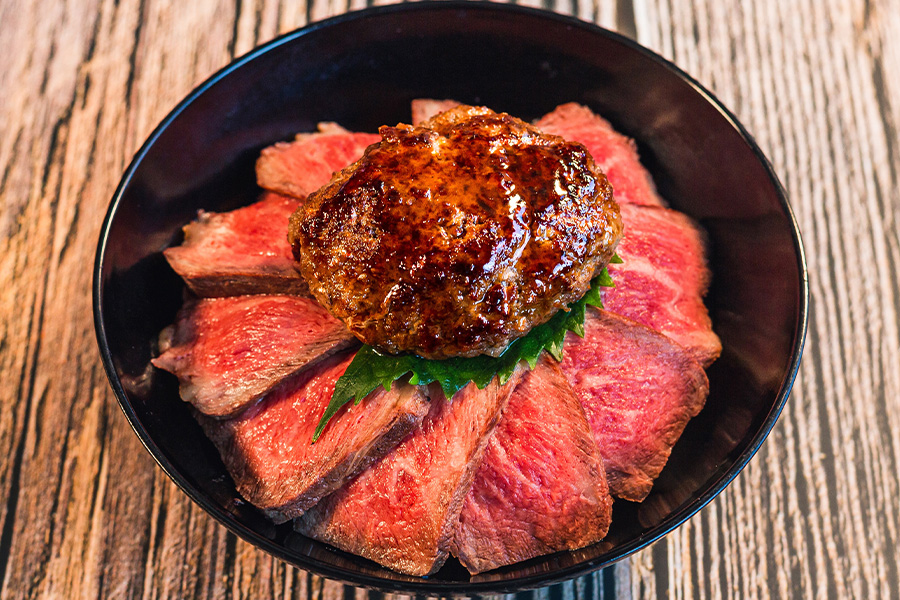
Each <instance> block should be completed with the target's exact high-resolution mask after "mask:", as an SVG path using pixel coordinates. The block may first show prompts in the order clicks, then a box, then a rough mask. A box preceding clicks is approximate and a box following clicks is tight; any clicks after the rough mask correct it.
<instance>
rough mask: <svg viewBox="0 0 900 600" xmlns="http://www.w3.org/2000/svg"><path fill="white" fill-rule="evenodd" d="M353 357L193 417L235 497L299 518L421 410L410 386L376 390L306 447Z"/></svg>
mask: <svg viewBox="0 0 900 600" xmlns="http://www.w3.org/2000/svg"><path fill="white" fill-rule="evenodd" d="M352 358H353V356H352V354H346V353H344V354H340V355H334V356H331V357H328V358H327V359H325V360H323V361H321V362H320V363H318V364H317V365H315V366H313V367H311V368H309V369H307V370H305V371H304V372H303V373H301V374H300V375H299V376H298V377H296V378H294V379H292V380H290V381H289V382H286V383H285V384H284V385H282V386H279V387H278V388H277V389H276V390H275V391H273V392H272V393H270V394H269V395H268V396H266V397H265V398H264V399H263V401H262V402H260V403H259V404H256V405H255V406H251V407H250V408H248V409H247V410H246V411H244V412H243V413H241V414H240V415H239V416H237V417H235V418H233V419H228V420H224V421H220V420H215V419H210V418H208V417H204V416H203V415H198V420H199V421H200V424H201V425H202V426H203V429H204V431H205V432H206V435H207V436H208V437H209V438H210V439H211V440H212V441H213V443H214V444H215V445H216V447H217V448H218V449H219V453H220V454H221V456H222V460H223V462H224V463H225V466H226V467H227V469H228V472H229V473H231V476H232V478H233V479H234V482H235V484H236V486H237V489H238V491H239V492H240V494H241V495H242V496H243V497H244V498H246V499H247V500H249V501H250V502H251V503H253V504H254V505H255V506H257V507H258V508H260V509H262V510H263V511H264V512H265V513H266V515H267V516H269V518H271V519H272V520H273V521H275V522H276V523H282V522H284V521H287V520H289V519H292V518H296V517H298V516H300V515H301V514H303V512H304V511H305V510H306V509H308V508H309V507H311V506H313V505H314V504H316V502H318V501H319V500H320V499H321V498H322V497H323V496H325V495H326V494H329V493H331V492H333V491H334V490H336V489H338V488H339V487H340V486H341V485H342V484H343V483H344V482H345V481H347V480H348V479H350V478H351V477H353V476H354V475H355V474H357V473H359V472H360V471H362V470H363V469H365V468H366V467H367V466H369V465H370V464H371V463H372V462H374V461H376V460H378V459H379V458H381V457H382V456H384V455H385V454H386V453H388V452H389V451H390V450H391V449H392V448H393V447H394V446H396V444H397V443H398V442H400V440H402V439H403V438H404V437H406V436H407V435H408V434H409V433H410V431H412V430H413V429H414V428H416V427H417V426H418V425H419V424H420V423H421V421H422V416H423V415H424V414H425V412H426V411H427V410H428V403H427V402H426V399H425V396H424V394H422V392H421V391H420V390H419V388H418V387H416V386H411V385H401V384H397V383H395V384H394V385H393V386H392V387H391V389H390V391H385V390H384V389H383V388H378V390H376V391H375V392H372V393H371V394H369V395H368V396H367V397H366V398H365V399H364V400H363V401H362V403H360V404H359V405H356V406H353V405H352V404H351V405H347V406H346V407H345V408H344V409H342V410H341V411H340V412H339V413H338V414H337V415H335V416H334V417H333V418H332V419H331V421H330V422H329V424H328V426H327V427H326V428H325V431H324V432H323V434H322V437H320V438H319V440H318V441H317V442H316V443H315V444H313V443H312V436H313V431H314V430H315V428H316V425H317V424H318V422H319V418H320V417H321V415H322V412H323V411H324V410H325V407H326V406H327V405H328V401H329V400H330V399H331V395H332V393H333V392H334V384H335V381H337V379H338V378H339V377H340V376H341V375H342V374H343V373H344V371H345V370H346V369H347V365H348V364H349V363H350V361H351V360H352Z"/></svg>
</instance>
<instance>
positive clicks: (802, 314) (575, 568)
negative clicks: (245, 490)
mask: <svg viewBox="0 0 900 600" xmlns="http://www.w3.org/2000/svg"><path fill="white" fill-rule="evenodd" d="M448 10H450V11H453V10H468V11H473V12H477V11H488V12H493V13H495V14H498V13H503V16H506V17H509V18H516V17H519V16H525V17H529V18H538V19H547V20H550V21H556V22H558V23H560V24H563V25H568V26H570V27H574V28H579V29H582V30H586V31H587V32H589V33H592V34H594V35H601V36H605V37H608V38H610V39H612V40H613V41H615V42H617V43H620V44H622V45H624V46H626V47H627V48H628V49H630V50H632V51H635V52H638V53H639V54H642V55H643V56H644V57H645V58H646V59H648V60H651V61H653V62H655V63H657V64H658V65H659V66H662V67H663V68H665V69H666V70H668V71H670V72H671V73H672V74H673V75H675V76H676V77H677V78H679V79H681V80H682V81H683V82H685V83H687V84H688V85H689V86H690V87H691V88H692V89H693V90H694V91H695V92H696V93H697V94H699V95H700V96H701V97H702V98H703V99H705V100H706V102H707V103H708V104H710V105H711V106H713V107H714V108H715V109H716V110H717V111H718V112H719V113H720V114H721V115H722V116H723V117H724V118H725V120H726V121H727V122H728V123H729V124H730V125H731V126H732V127H733V128H734V129H735V130H736V131H737V133H738V134H739V135H740V137H741V138H742V139H743V140H744V142H745V143H746V144H747V145H748V146H749V147H750V149H751V151H752V152H753V153H754V155H755V156H756V158H757V160H758V161H759V162H760V163H761V165H762V166H763V168H764V169H765V172H766V173H767V175H768V177H769V179H770V181H771V183H772V185H773V186H774V188H775V191H776V194H777V196H778V200H779V202H780V204H781V207H782V209H783V211H784V213H785V216H786V217H787V218H788V220H789V223H790V229H791V233H792V239H793V243H794V250H795V255H796V259H797V270H798V275H799V282H798V283H799V288H800V298H799V299H798V310H797V314H796V316H795V321H794V330H793V340H792V344H791V351H790V362H789V364H788V367H787V370H786V372H785V375H784V378H783V380H782V383H781V385H780V387H779V390H778V393H777V395H776V397H775V400H774V403H773V404H772V407H771V409H770V410H769V412H768V414H767V415H766V417H765V419H763V421H762V423H761V424H760V426H759V428H758V429H757V431H756V433H755V434H754V435H753V436H752V437H751V439H750V443H749V444H748V446H747V448H746V449H745V450H744V451H743V452H742V453H741V454H740V455H738V456H737V458H736V459H735V460H734V462H733V463H732V465H731V466H730V467H729V468H728V469H727V470H726V471H724V472H723V473H722V474H721V475H720V476H719V478H718V479H717V480H715V482H714V483H713V484H712V485H710V486H709V487H708V489H707V491H706V492H705V493H704V494H702V495H700V496H698V497H697V498H695V499H694V500H693V501H692V502H690V503H688V504H687V505H685V506H683V507H682V508H681V509H680V510H678V511H676V512H673V513H670V514H669V515H668V516H667V517H666V518H665V519H663V521H662V522H661V523H659V524H658V525H656V526H655V527H653V528H651V529H650V530H649V531H648V534H647V535H645V536H642V537H639V538H637V539H635V540H632V541H631V542H628V543H625V544H622V545H621V546H617V547H616V548H614V549H613V550H611V551H608V552H605V553H603V554H602V555H600V556H599V557H597V558H595V559H589V560H585V561H582V562H579V563H576V564H573V565H569V566H567V567H561V568H559V569H558V570H557V571H554V572H552V573H550V574H548V573H539V574H535V575H525V576H520V577H516V578H514V579H509V580H486V581H474V582H460V583H456V582H447V581H433V580H429V579H428V578H421V579H419V580H415V581H404V580H399V579H398V580H392V579H383V578H379V577H374V576H370V575H367V574H364V573H360V572H357V571H353V570H348V569H345V568H342V567H339V566H336V565H333V564H328V563H324V562H321V561H319V560H317V559H315V558H313V557H311V556H307V555H302V554H299V553H296V552H290V551H288V550H287V549H286V548H285V547H284V546H281V545H278V544H275V543H273V542H272V540H270V539H268V538H265V537H263V536H261V535H260V534H259V533H257V532H256V531H255V530H253V529H251V528H248V527H245V526H243V525H242V524H241V523H239V522H237V521H236V520H234V519H233V518H232V517H231V516H230V515H229V514H228V513H226V512H225V511H224V510H223V509H222V508H221V507H219V506H218V505H216V504H214V503H212V502H211V501H210V500H208V499H207V498H206V497H205V495H204V494H202V493H200V491H199V490H198V489H197V488H195V487H193V486H192V485H191V483H190V482H189V481H188V480H187V479H186V478H185V477H184V476H183V475H182V474H181V473H180V472H179V471H178V469H177V468H176V466H175V465H174V464H172V463H171V462H170V461H169V460H168V459H167V458H166V456H165V454H164V453H163V452H162V450H161V448H160V447H159V446H158V445H157V444H156V443H155V442H154V440H153V439H152V438H151V437H150V436H149V435H148V433H147V431H146V430H145V429H144V428H143V426H142V424H141V422H140V418H139V416H138V415H137V413H136V412H135V410H134V408H133V406H132V405H131V402H130V401H129V399H128V396H127V394H126V392H125V389H124V387H123V386H122V382H121V381H120V379H119V375H118V373H117V371H116V369H115V365H114V364H113V357H112V353H111V351H110V348H109V344H108V342H107V339H106V328H105V325H104V321H103V312H104V310H103V298H102V292H103V281H102V271H103V264H104V259H105V255H106V245H107V240H108V237H109V233H110V230H111V227H112V223H113V221H114V219H115V217H116V213H117V211H118V207H119V204H120V202H121V200H122V197H123V195H124V194H125V191H126V190H127V189H128V187H129V184H130V182H131V180H132V178H133V176H134V174H135V172H136V171H137V169H138V168H139V167H140V165H141V162H142V160H143V159H144V157H145V156H146V155H147V153H148V152H149V150H150V148H152V147H153V145H154V144H155V142H156V141H157V139H158V138H159V137H160V136H161V135H162V133H163V132H164V131H165V130H166V129H167V128H168V127H169V125H171V123H172V122H173V121H175V120H176V119H177V118H178V117H179V116H180V114H181V113H182V112H183V111H184V110H185V109H186V108H187V107H188V106H189V105H190V104H192V103H193V102H194V101H195V100H197V98H199V97H200V96H202V95H203V94H204V93H205V92H206V91H207V90H208V89H209V88H211V87H212V86H214V85H215V84H217V83H218V82H219V81H221V80H222V79H224V78H226V77H228V76H229V75H230V74H231V73H232V72H234V71H236V70H238V69H240V68H242V67H244V66H245V65H247V64H248V63H250V62H252V61H253V60H254V59H256V58H257V57H259V56H261V55H263V54H265V53H268V52H270V51H272V50H273V49H275V48H277V47H279V46H281V45H283V44H289V43H291V42H293V41H294V40H297V39H299V38H301V37H304V36H307V35H310V34H313V33H315V32H318V31H320V30H327V29H329V28H332V27H335V26H338V25H340V24H342V23H344V22H347V21H354V20H361V19H366V18H369V17H372V16H380V15H385V14H390V13H395V12H418V11H424V12H443V11H448ZM92 293H93V317H94V329H95V335H96V338H97V343H98V346H99V350H100V356H101V359H102V362H103V367H104V369H105V371H106V375H107V378H108V379H109V382H110V385H111V387H112V389H113V392H114V393H115V395H116V399H117V401H118V404H119V406H120V408H121V409H122V412H123V413H124V414H125V417H126V418H127V419H128V422H129V424H130V425H131V428H132V429H133V430H134V432H135V434H136V435H137V436H138V439H140V441H141V443H142V444H143V446H144V447H145V448H146V449H147V451H148V452H149V453H150V454H151V455H152V456H153V458H154V460H155V461H156V462H157V464H158V465H159V466H160V468H162V470H163V471H164V472H165V473H166V475H168V476H169V478H171V479H172V481H174V482H175V484H176V485H177V486H178V487H179V488H180V489H181V490H182V491H183V492H184V493H186V494H187V495H188V497H190V498H191V499H192V500H193V501H194V502H196V503H197V504H198V505H200V507H201V508H203V510H204V511H205V512H206V513H207V514H209V515H210V516H212V517H213V518H215V519H216V520H217V521H218V522H219V523H221V524H222V525H224V526H225V527H226V528H227V529H228V530H229V531H232V532H233V533H235V534H236V535H238V536H239V537H241V538H242V539H244V540H245V541H247V542H249V543H251V544H253V545H254V546H256V547H258V548H261V549H263V550H265V551H266V552H268V553H270V554H272V555H274V556H277V557H278V558H280V559H282V560H284V561H286V562H288V563H290V564H293V565H296V566H298V567H300V568H303V569H307V570H310V571H313V572H316V573H317V574H319V575H322V576H324V577H327V578H330V579H336V580H339V581H342V582H346V583H350V584H352V585H357V586H362V587H367V588H373V589H379V590H385V591H391V592H407V593H424V594H451V595H458V594H483V593H509V592H515V591H519V590H523V589H531V588H535V587H543V586H546V585H550V584H553V583H558V582H560V581H565V580H568V579H571V578H573V577H577V576H579V575H583V574H586V573H589V572H591V571H594V570H597V569H600V568H603V567H606V566H608V565H611V564H612V563H614V562H616V561H619V560H621V559H623V558H625V557H627V556H629V555H631V554H633V553H634V552H637V551H638V550H640V549H643V548H645V547H647V546H649V545H650V544H652V543H653V542H655V541H657V540H658V539H660V538H662V537H663V536H665V535H666V534H668V533H669V532H671V531H672V530H674V529H676V528H677V527H679V526H680V525H682V524H683V523H684V522H685V521H687V520H688V519H689V518H690V517H692V516H693V515H694V514H696V513H697V512H698V511H700V510H701V509H702V508H703V507H704V506H706V505H707V504H708V503H709V502H710V501H712V500H713V498H715V497H716V496H718V495H719V494H720V493H721V492H722V491H723V490H724V489H725V488H726V487H727V486H728V485H729V484H730V483H731V481H733V480H734V478H735V477H737V475H738V474H739V473H740V472H741V471H742V470H743V469H744V467H745V466H746V465H747V463H748V462H749V461H750V459H751V458H752V457H753V456H754V455H755V454H756V452H757V451H758V450H759V448H760V447H761V446H762V444H763V442H764V441H765V439H766V438H767V437H768V435H769V433H770V432H771V430H772V428H773V427H774V425H775V422H776V421H777V419H778V417H779V415H780V414H781V412H782V409H783V408H784V406H785V404H786V402H787V398H788V396H789V394H790V391H791V388H792V386H793V382H794V379H795V377H796V375H797V371H798V369H799V365H800V359H801V356H802V353H803V346H804V342H805V338H806V332H807V325H808V312H809V277H808V272H807V264H806V256H805V252H804V249H803V243H802V238H801V235H800V230H799V227H798V224H797V220H796V217H795V216H794V213H793V211H792V209H791V206H790V204H789V202H788V199H787V193H786V191H785V189H784V187H783V185H782V184H781V182H780V180H779V178H778V176H777V175H776V173H775V171H774V169H773V168H772V165H771V163H770V162H769V160H768V159H767V158H766V156H765V155H764V154H763V152H762V150H761V149H760V148H759V147H758V145H757V144H756V142H755V140H754V139H753V137H752V136H751V135H750V133H749V132H748V131H747V130H746V129H745V128H744V126H743V125H741V123H740V122H739V121H738V120H737V118H736V117H735V116H734V115H733V114H732V113H731V112H730V111H729V110H728V109H727V108H726V107H725V106H724V105H723V104H722V103H721V102H720V101H719V100H718V99H717V98H716V97H715V96H714V95H713V94H712V93H711V92H710V91H708V90H707V89H706V88H704V87H703V86H702V85H701V84H700V83H699V82H697V81H696V80H695V79H694V78H693V77H691V76H690V75H688V74H687V73H685V72H684V71H683V70H682V69H680V68H679V67H678V66H676V65H675V64H674V63H672V62H671V61H669V60H667V59H665V58H663V57H662V56H660V55H658V54H656V53H655V52H653V51H651V50H649V49H647V48H645V47H643V46H641V45H640V44H638V43H637V42H635V41H633V40H631V39H630V38H627V37H625V36H623V35H621V34H618V33H616V32H614V31H611V30H608V29H605V28H603V27H600V26H599V25H596V24H594V23H591V22H587V21H583V20H580V19H578V18H576V17H572V16H568V15H563V14H559V13H554V12H551V11H547V10H543V9H536V8H530V7H524V6H519V5H513V4H503V3H494V2H485V1H471V0H447V1H442V2H422V3H409V4H392V5H387V6H378V7H371V8H366V9H362V10H356V11H350V12H347V13H343V14H341V15H338V16H335V17H331V18H328V19H324V20H321V21H317V22H314V23H310V24H308V25H306V26H304V27H301V28H299V29H296V30H294V31H291V32H288V33H285V34H283V35H280V36H278V37H276V38H274V39H273V40H271V41H269V42H267V43H265V44H262V45H260V46H258V47H256V48H254V49H253V50H251V51H250V52H248V53H246V54H244V55H243V56H241V57H239V58H237V59H235V60H233V61H231V62H230V63H229V64H228V65H226V66H224V67H223V68H221V69H219V70H218V71H216V72H215V73H214V74H213V75H211V76H210V77H208V78H207V79H206V80H205V81H203V82H202V83H201V84H199V85H198V86H196V87H195V88H194V89H193V90H192V91H191V92H190V93H189V94H188V95H187V96H186V97H185V98H184V99H183V100H182V101H181V102H179V103H178V104H177V105H176V106H175V107H174V108H173V109H172V110H171V112H169V114H168V115H167V116H166V117H165V118H164V119H163V120H162V121H160V123H159V124H158V125H157V126H156V128H154V130H153V132H152V133H151V134H150V135H149V136H148V137H147V139H146V141H145V142H144V143H143V144H142V145H141V147H140V149H139V150H138V151H137V152H136V153H135V155H134V157H133V158H132V160H131V163H130V164H129V166H128V168H127V169H126V170H125V172H124V174H123V176H122V179H121V180H120V182H119V184H118V186H117V188H116V191H115V193H114V194H113V197H112V200H111V202H110V205H109V208H108V210H107V213H106V216H105V218H104V220H103V225H102V228H101V231H100V235H99V240H98V243H97V252H96V257H95V261H94V267H93V280H92Z"/></svg>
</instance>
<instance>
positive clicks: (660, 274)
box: [603, 205, 722, 367]
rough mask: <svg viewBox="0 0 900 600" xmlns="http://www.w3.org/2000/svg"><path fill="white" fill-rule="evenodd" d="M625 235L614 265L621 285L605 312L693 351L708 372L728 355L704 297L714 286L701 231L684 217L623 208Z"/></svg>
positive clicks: (609, 295)
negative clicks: (666, 337) (650, 330)
mask: <svg viewBox="0 0 900 600" xmlns="http://www.w3.org/2000/svg"><path fill="white" fill-rule="evenodd" d="M621 209H622V221H623V222H624V223H625V235H624V237H623V238H622V241H621V242H620V243H619V246H618V248H617V249H616V253H617V254H618V255H619V256H620V257H621V258H622V260H623V261H624V262H623V263H621V264H611V265H609V272H610V274H611V275H612V276H613V279H614V280H615V282H616V286H615V287H614V288H606V289H605V290H604V294H603V305H604V307H605V308H606V309H607V310H609V311H611V312H614V313H617V314H620V315H622V316H624V317H628V318H630V319H634V320H635V321H637V322H638V323H641V324H643V325H646V326H647V327H650V328H651V329H656V330H658V331H661V332H662V333H664V334H666V335H667V336H669V337H671V338H672V339H673V340H675V341H676V342H678V343H679V344H681V345H682V346H684V347H685V348H687V349H688V350H689V351H690V353H691V355H692V356H693V357H694V358H695V359H696V360H697V361H698V362H700V364H702V365H703V366H704V367H708V366H709V365H711V364H712V363H713V361H714V360H716V358H718V356H719V354H720V353H721V351H722V343H721V342H720V341H719V336H717V335H716V334H715V333H714V332H713V330H712V322H711V321H710V319H709V313H708V311H707V310H706V306H705V305H704V304H703V296H704V295H705V294H706V288H707V285H708V283H709V270H708V269H707V266H706V259H705V258H704V256H705V254H704V240H703V234H702V232H701V231H700V228H699V227H698V226H697V225H696V224H695V223H694V222H693V221H692V220H691V219H690V217H688V216H687V215H684V214H682V213H680V212H677V211H674V210H669V209H665V208H652V207H644V206H635V205H622V206H621Z"/></svg>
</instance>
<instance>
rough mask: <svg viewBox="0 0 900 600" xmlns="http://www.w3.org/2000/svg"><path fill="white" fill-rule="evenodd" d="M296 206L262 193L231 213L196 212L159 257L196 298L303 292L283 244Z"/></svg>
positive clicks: (293, 201) (291, 200) (292, 201)
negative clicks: (174, 243) (178, 240)
mask: <svg viewBox="0 0 900 600" xmlns="http://www.w3.org/2000/svg"><path fill="white" fill-rule="evenodd" d="M299 204H300V203H299V202H298V201H297V200H296V199H294V198H288V197H285V196H280V195H278V194H273V193H265V194H263V196H262V198H261V199H260V200H259V201H258V202H256V203H254V204H251V205H250V206H245V207H244V208H239V209H237V210H233V211H231V212H226V213H212V212H201V213H200V215H199V216H198V218H197V220H196V221H194V222H193V223H190V224H189V225H186V226H185V227H184V243H182V244H181V245H180V246H174V247H172V248H167V249H166V250H164V251H163V254H164V255H165V257H166V260H168V261H169V265H171V267H172V269H174V271H175V272H176V273H178V274H179V275H181V278H182V279H184V282H185V283H186V284H187V286H188V287H189V288H190V289H191V291H192V292H194V293H195V294H197V295H198V296H206V297H214V296H238V295H241V294H307V293H308V291H309V287H308V286H307V285H306V281H304V280H303V278H302V277H300V274H299V273H298V272H297V270H296V269H294V257H293V255H292V254H291V246H290V244H289V243H288V241H287V227H288V219H289V218H290V216H291V213H293V212H294V211H295V210H296V209H297V206H299Z"/></svg>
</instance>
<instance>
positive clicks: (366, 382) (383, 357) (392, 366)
mask: <svg viewBox="0 0 900 600" xmlns="http://www.w3.org/2000/svg"><path fill="white" fill-rule="evenodd" d="M612 262H617V263H618V262H622V261H621V259H619V257H618V256H613V260H612ZM613 285H614V284H613V280H612V278H611V277H610V276H609V271H607V270H606V269H605V268H604V269H603V270H602V271H601V272H600V274H599V275H597V276H596V277H594V279H593V280H592V281H591V287H590V289H589V290H588V291H587V293H586V294H585V295H584V296H583V297H582V298H581V299H580V300H578V301H577V302H573V303H572V304H570V305H569V307H568V309H563V310H560V311H557V313H556V314H555V315H553V317H551V318H550V320H549V321H547V322H546V323H542V324H541V325H538V326H536V327H533V328H532V329H531V331H529V332H528V333H527V334H525V335H524V336H522V337H520V338H519V339H517V340H515V341H514V342H512V343H511V344H510V345H509V346H508V347H507V348H506V350H504V351H503V354H501V355H500V356H497V357H493V356H485V355H481V356H474V357H471V358H464V357H458V358H448V359H445V360H429V359H427V358H421V357H419V356H415V355H412V354H399V355H393V354H382V353H381V352H379V351H378V350H376V349H375V348H372V347H371V346H365V345H364V346H363V347H362V348H360V349H359V351H358V352H357V353H356V356H355V357H354V358H353V360H352V361H351V362H350V365H349V366H348V367H347V370H346V371H345V372H344V374H343V375H341V377H340V378H339V379H338V380H337V382H336V383H335V386H334V394H333V395H332V396H331V401H330V402H329V403H328V406H327V407H326V408H325V412H324V413H323V414H322V418H321V420H320V421H319V424H318V426H317V427H316V431H315V433H314V434H313V441H316V440H318V439H319V436H321V435H322V432H323V431H324V430H325V426H326V425H327V424H328V422H329V421H330V420H331V418H332V417H333V416H334V415H335V414H337V412H338V411H339V410H340V409H341V408H343V406H344V405H345V404H347V403H348V402H350V401H351V400H355V402H354V404H359V403H360V401H362V399H363V398H365V397H366V396H368V395H369V394H370V393H371V392H372V391H374V390H376V389H378V388H379V387H383V388H384V389H385V390H388V389H390V387H391V384H392V383H393V382H394V381H396V380H398V379H403V378H404V377H406V376H407V375H409V376H410V379H409V382H410V383H412V384H415V385H419V384H421V385H426V384H429V383H434V382H437V383H438V384H439V385H440V386H441V389H442V390H443V391H444V394H445V395H446V396H447V397H448V398H450V397H452V396H453V394H455V393H456V392H458V391H459V390H461V389H462V388H463V387H465V386H466V384H468V383H469V382H470V381H473V382H475V385H477V386H478V387H479V389H480V388H484V386H486V385H487V384H488V383H490V382H491V380H492V379H493V378H494V376H497V377H498V378H499V380H500V384H501V385H502V384H504V383H506V382H507V381H509V378H510V377H512V374H513V372H514V371H515V369H516V365H518V364H519V363H520V362H522V361H525V362H527V363H528V366H529V367H530V368H532V369H533V368H534V367H535V365H536V364H537V361H538V358H539V357H540V355H541V352H542V351H544V350H546V351H547V352H548V353H550V355H551V356H552V357H553V358H555V359H556V360H557V361H560V360H562V351H563V342H564V341H565V339H566V332H568V331H572V332H574V333H576V334H577V335H578V336H580V337H584V312H585V307H586V306H588V305H590V306H596V307H599V308H603V299H602V297H601V292H600V288H601V287H613Z"/></svg>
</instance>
